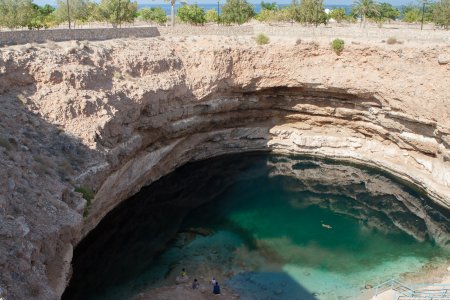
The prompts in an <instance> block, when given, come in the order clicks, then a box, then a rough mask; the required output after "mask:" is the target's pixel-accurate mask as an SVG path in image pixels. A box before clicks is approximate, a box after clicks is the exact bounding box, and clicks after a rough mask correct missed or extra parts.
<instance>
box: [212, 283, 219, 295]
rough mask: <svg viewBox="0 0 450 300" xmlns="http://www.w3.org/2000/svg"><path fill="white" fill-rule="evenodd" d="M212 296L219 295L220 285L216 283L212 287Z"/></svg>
mask: <svg viewBox="0 0 450 300" xmlns="http://www.w3.org/2000/svg"><path fill="white" fill-rule="evenodd" d="M213 294H214V295H220V285H219V283H218V282H217V281H216V284H215V285H214V287H213Z"/></svg>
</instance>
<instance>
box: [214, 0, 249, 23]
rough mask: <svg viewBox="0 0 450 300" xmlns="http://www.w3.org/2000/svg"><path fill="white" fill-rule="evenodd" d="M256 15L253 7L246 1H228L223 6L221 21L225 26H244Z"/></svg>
mask: <svg viewBox="0 0 450 300" xmlns="http://www.w3.org/2000/svg"><path fill="white" fill-rule="evenodd" d="M254 15H255V11H254V9H253V5H252V4H250V3H248V2H247V1H246V0H227V2H226V3H225V4H224V5H223V6H222V15H221V20H222V22H223V23H225V24H232V23H236V24H244V23H245V22H247V21H249V20H250V19H251V18H252V17H253V16H254Z"/></svg>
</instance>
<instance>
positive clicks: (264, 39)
mask: <svg viewBox="0 0 450 300" xmlns="http://www.w3.org/2000/svg"><path fill="white" fill-rule="evenodd" d="M269 42H270V40H269V37H268V36H267V35H265V34H264V33H260V34H258V35H257V36H256V43H257V44H258V45H266V44H268V43H269Z"/></svg>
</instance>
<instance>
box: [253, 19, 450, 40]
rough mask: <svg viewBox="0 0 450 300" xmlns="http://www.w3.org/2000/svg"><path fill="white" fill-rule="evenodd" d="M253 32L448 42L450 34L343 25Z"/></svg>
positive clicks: (266, 27) (263, 27)
mask: <svg viewBox="0 0 450 300" xmlns="http://www.w3.org/2000/svg"><path fill="white" fill-rule="evenodd" d="M254 32H255V34H256V33H260V32H261V33H265V34H268V35H272V36H287V37H298V38H302V37H307V38H327V37H328V38H347V39H355V40H387V39H388V38H390V37H395V38H397V39H398V40H400V41H432V42H439V43H440V42H444V43H448V42H450V34H449V33H448V32H447V31H445V30H439V29H438V30H419V29H406V28H376V27H370V28H361V27H359V26H345V27H317V28H316V27H306V26H298V25H294V26H291V25H284V26H283V25H275V26H271V25H266V24H258V25H255V26H254Z"/></svg>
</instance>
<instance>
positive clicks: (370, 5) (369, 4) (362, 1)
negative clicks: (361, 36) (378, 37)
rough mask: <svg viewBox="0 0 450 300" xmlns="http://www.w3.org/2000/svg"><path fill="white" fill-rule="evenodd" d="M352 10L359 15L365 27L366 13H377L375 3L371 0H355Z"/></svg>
mask: <svg viewBox="0 0 450 300" xmlns="http://www.w3.org/2000/svg"><path fill="white" fill-rule="evenodd" d="M354 7H355V8H354V11H355V12H356V13H357V14H358V15H360V16H361V22H362V23H363V27H366V22H367V20H366V18H367V16H368V15H371V14H374V15H379V14H380V12H379V11H378V7H377V4H376V3H375V2H374V1H373V0H357V1H356V2H355V3H354Z"/></svg>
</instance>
